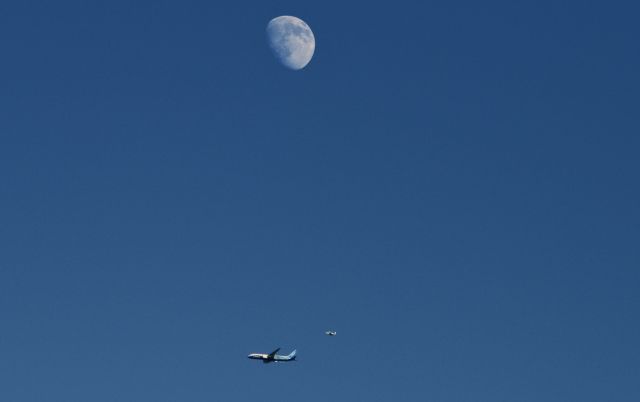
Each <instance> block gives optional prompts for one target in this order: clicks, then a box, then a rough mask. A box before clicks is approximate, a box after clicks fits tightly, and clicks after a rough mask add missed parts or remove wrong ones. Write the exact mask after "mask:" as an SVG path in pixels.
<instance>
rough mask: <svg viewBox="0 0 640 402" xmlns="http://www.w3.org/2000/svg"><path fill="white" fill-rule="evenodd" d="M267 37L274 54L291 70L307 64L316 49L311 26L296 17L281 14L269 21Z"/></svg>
mask: <svg viewBox="0 0 640 402" xmlns="http://www.w3.org/2000/svg"><path fill="white" fill-rule="evenodd" d="M267 39H268V40H269V46H271V50H272V51H273V54H274V56H276V58H277V59H278V60H279V61H280V63H282V64H283V65H284V66H285V67H288V68H290V69H292V70H300V69H302V68H304V66H306V65H307V64H309V62H310V61H311V58H312V57H313V52H314V51H315V50H316V39H315V37H314V36H313V32H312V31H311V28H309V25H307V24H306V23H305V22H304V21H302V20H301V19H300V18H297V17H291V16H288V15H283V16H280V17H276V18H274V19H272V20H271V21H269V24H268V25H267Z"/></svg>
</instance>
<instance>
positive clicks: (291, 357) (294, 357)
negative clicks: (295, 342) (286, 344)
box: [287, 349, 297, 360]
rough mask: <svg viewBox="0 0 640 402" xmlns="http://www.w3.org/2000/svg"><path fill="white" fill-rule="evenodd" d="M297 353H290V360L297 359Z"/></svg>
mask: <svg viewBox="0 0 640 402" xmlns="http://www.w3.org/2000/svg"><path fill="white" fill-rule="evenodd" d="M296 352H297V350H295V349H294V350H293V352H291V353H289V355H288V356H287V357H288V358H289V360H295V359H296Z"/></svg>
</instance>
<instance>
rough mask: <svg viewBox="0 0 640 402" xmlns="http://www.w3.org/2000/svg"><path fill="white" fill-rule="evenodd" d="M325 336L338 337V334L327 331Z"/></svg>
mask: <svg viewBox="0 0 640 402" xmlns="http://www.w3.org/2000/svg"><path fill="white" fill-rule="evenodd" d="M324 334H325V335H329V336H336V335H337V334H338V333H337V332H336V331H325V333H324Z"/></svg>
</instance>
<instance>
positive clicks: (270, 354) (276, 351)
mask: <svg viewBox="0 0 640 402" xmlns="http://www.w3.org/2000/svg"><path fill="white" fill-rule="evenodd" d="M279 350H280V348H278V349H276V350H274V351H273V352H271V353H269V356H268V358H269V359H273V357H274V356H275V355H276V353H278V351H279Z"/></svg>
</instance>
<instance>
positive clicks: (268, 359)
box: [247, 348, 296, 363]
mask: <svg viewBox="0 0 640 402" xmlns="http://www.w3.org/2000/svg"><path fill="white" fill-rule="evenodd" d="M279 350H280V348H278V349H276V350H274V351H273V352H271V353H269V354H268V355H267V354H264V353H251V354H250V355H249V356H247V357H248V358H249V359H256V360H262V362H263V363H273V362H276V363H277V362H290V361H293V360H295V359H296V351H295V350H294V351H293V352H291V353H289V354H288V355H286V356H285V355H277V354H276V353H278V351H279Z"/></svg>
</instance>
